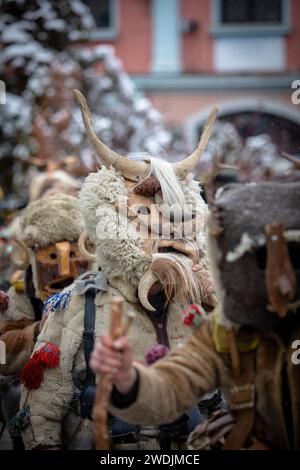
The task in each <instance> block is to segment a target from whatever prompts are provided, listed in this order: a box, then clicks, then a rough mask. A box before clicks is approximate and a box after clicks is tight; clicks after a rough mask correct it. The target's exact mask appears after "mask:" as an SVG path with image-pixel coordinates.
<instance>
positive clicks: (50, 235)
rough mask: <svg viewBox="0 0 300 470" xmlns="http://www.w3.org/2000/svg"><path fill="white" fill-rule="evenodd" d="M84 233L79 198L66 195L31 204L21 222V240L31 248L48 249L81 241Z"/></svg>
mask: <svg viewBox="0 0 300 470" xmlns="http://www.w3.org/2000/svg"><path fill="white" fill-rule="evenodd" d="M82 230H83V227H82V224H81V219H80V212H79V206H78V200H77V198H75V197H73V196H67V195H66V194H57V195H55V196H49V197H45V198H43V199H40V200H38V201H35V202H32V203H30V204H29V205H28V206H27V207H26V209H25V210H24V212H23V214H22V216H21V220H20V235H21V236H20V238H21V239H22V240H23V241H24V242H25V243H26V245H27V246H28V247H39V248H45V247H47V246H49V245H51V244H54V243H57V242H60V241H69V242H73V241H76V240H78V238H79V236H80V234H81V232H82Z"/></svg>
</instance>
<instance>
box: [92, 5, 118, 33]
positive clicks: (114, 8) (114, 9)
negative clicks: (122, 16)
mask: <svg viewBox="0 0 300 470" xmlns="http://www.w3.org/2000/svg"><path fill="white" fill-rule="evenodd" d="M86 6H88V5H86ZM109 9H110V17H111V19H112V24H111V26H109V27H108V28H98V27H96V29H95V31H92V32H91V33H90V34H89V36H88V39H89V40H91V41H94V40H95V41H97V40H113V39H116V38H117V36H118V31H119V0H109Z"/></svg>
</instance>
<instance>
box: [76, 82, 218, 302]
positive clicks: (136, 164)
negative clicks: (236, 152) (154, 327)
mask: <svg viewBox="0 0 300 470" xmlns="http://www.w3.org/2000/svg"><path fill="white" fill-rule="evenodd" d="M74 94H75V98H76V100H77V102H78V104H79V105H80V108H81V112H82V118H83V123H84V126H85V129H86V132H87V135H88V138H89V140H90V142H91V143H92V145H93V146H94V148H95V151H96V153H97V155H98V157H99V159H100V161H101V164H102V168H101V170H100V171H98V172H97V173H91V174H90V175H89V176H88V177H87V178H86V180H85V183H84V185H83V187H82V190H81V193H80V205H81V213H82V215H83V219H84V224H85V229H86V232H85V234H84V235H83V236H82V237H81V240H80V246H81V249H82V251H83V252H84V253H85V255H86V256H87V257H89V259H93V260H94V261H95V262H96V263H97V264H98V266H99V267H100V268H101V269H102V270H103V271H104V272H105V274H106V275H107V277H108V279H109V280H112V279H121V280H122V281H123V282H125V283H126V284H127V285H131V286H132V287H133V288H134V289H135V290H136V291H137V294H138V299H139V301H140V303H141V304H142V306H143V307H144V308H145V309H146V310H148V311H154V310H155V308H154V307H153V305H151V294H152V293H153V292H156V291H157V290H159V289H161V290H163V291H164V293H165V294H166V299H167V301H171V300H173V299H175V300H179V301H182V302H191V301H194V302H198V303H201V301H203V302H205V301H206V300H207V299H205V292H204V291H205V289H203V283H202V279H201V276H202V274H201V270H199V272H194V271H193V270H192V266H193V265H194V264H199V263H202V265H203V271H205V270H207V262H206V252H205V236H204V229H205V221H206V211H207V209H206V205H205V203H204V201H203V199H202V198H201V195H200V192H201V189H200V188H199V184H198V183H197V182H195V181H194V180H193V178H192V172H193V169H194V167H195V166H196V164H197V162H198V159H199V157H200V155H201V154H202V152H203V151H204V149H205V147H206V144H207V142H208V139H209V136H210V131H211V127H212V125H213V122H214V120H215V117H216V113H217V110H216V109H214V110H213V111H212V113H211V114H210V116H209V118H208V121H207V123H206V125H205V127H204V130H203V133H202V136H201V140H200V142H199V145H198V147H197V149H196V150H195V151H194V152H193V153H192V154H191V155H190V156H189V157H187V158H186V159H185V160H183V161H181V162H176V163H174V164H170V163H168V162H165V161H163V160H160V159H158V158H154V157H146V158H144V159H143V160H140V161H137V160H132V159H130V158H128V157H125V156H122V155H119V154H117V153H116V152H114V151H113V150H110V149H109V148H108V147H107V146H106V145H105V144H104V143H102V142H101V140H100V139H99V138H98V137H97V136H96V134H95V132H94V130H93V127H92V122H91V114H90V111H89V109H88V106H87V103H86V101H85V99H84V97H83V96H82V94H81V93H80V92H79V91H77V90H75V91H74ZM87 239H90V240H91V241H92V242H93V244H94V246H95V253H94V255H93V254H91V253H89V252H88V251H87V249H86V246H85V241H86V240H87Z"/></svg>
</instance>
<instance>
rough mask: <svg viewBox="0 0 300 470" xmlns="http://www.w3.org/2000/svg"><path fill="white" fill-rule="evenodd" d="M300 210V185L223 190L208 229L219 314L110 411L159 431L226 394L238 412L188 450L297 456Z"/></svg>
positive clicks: (193, 439) (215, 420)
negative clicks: (292, 452)
mask: <svg viewBox="0 0 300 470" xmlns="http://www.w3.org/2000/svg"><path fill="white" fill-rule="evenodd" d="M299 204H300V184H299V183H297V182H296V183H280V184H278V183H277V184H276V183H261V184H255V185H252V184H250V185H230V186H228V187H224V189H223V191H222V192H221V193H220V194H219V196H218V197H217V199H216V200H215V201H214V202H212V214H211V219H210V224H209V227H210V228H209V241H210V243H209V245H210V261H211V265H212V269H213V273H214V279H215V283H216V290H217V292H218V296H219V298H220V300H221V302H220V303H221V307H219V308H217V309H216V310H215V311H214V312H213V314H212V315H210V316H209V317H206V318H205V319H204V320H203V321H202V324H201V326H200V327H199V328H198V329H196V331H195V333H194V334H193V335H192V336H191V337H190V339H189V340H188V341H187V343H186V344H185V345H184V346H183V347H181V348H179V349H177V350H175V351H173V352H171V354H170V355H169V356H168V357H167V358H164V359H162V360H161V361H159V362H158V363H157V364H156V365H154V366H153V367H151V368H149V369H145V368H144V367H142V366H141V365H139V364H135V365H134V368H135V370H136V371H137V372H138V377H139V380H138V381H136V382H135V383H134V378H133V379H132V381H131V383H130V384H129V387H128V389H127V390H126V393H125V394H124V392H125V389H124V388H123V394H120V390H122V385H123V384H122V383H120V382H119V383H116V385H117V388H116V389H115V390H114V393H113V404H114V406H112V408H111V412H113V413H114V414H116V415H117V416H120V417H121V418H122V419H126V420H128V421H130V422H135V423H136V422H138V423H140V424H143V425H150V424H155V423H160V422H161V421H167V420H172V419H175V418H176V417H177V416H178V415H179V414H180V413H183V412H184V411H185V410H186V409H188V408H189V407H190V406H192V404H193V403H196V402H197V400H199V398H201V396H202V395H203V393H206V392H208V391H210V390H213V389H214V388H215V387H217V386H219V387H220V388H221V389H222V391H223V393H224V395H225V397H226V399H227V401H228V404H229V407H230V409H231V413H232V414H231V415H228V414H223V413H217V414H216V415H215V416H213V417H211V419H210V420H208V421H207V422H205V423H202V424H201V425H199V426H198V427H197V428H196V429H195V431H194V432H193V433H192V434H191V436H190V438H189V447H190V448H191V449H209V448H216V447H222V446H223V448H224V449H241V448H251V449H291V448H294V449H299V448H300V374H299V367H300V366H299V362H300V360H299V359H300V358H299V356H300V353H299V338H300V317H299V313H300V312H299V309H300V300H299V299H300V262H299V260H300V218H299ZM191 313H192V312H190V314H191ZM196 316H197V315H196ZM194 317H195V312H193V313H192V317H191V323H193V318H194ZM124 348H125V349H126V347H125V345H124ZM127 349H128V351H129V346H128V347H127ZM100 352H101V351H100V350H99V357H100V356H101V354H100ZM106 354H107V353H106ZM127 354H128V353H127ZM101 360H102V363H103V362H104V361H105V357H104V355H103V354H102V356H101ZM97 364H98V363H97ZM99 364H100V363H99ZM95 369H96V370H100V369H101V367H100V366H97V367H95ZM132 372H133V370H130V375H132ZM128 376H129V370H128ZM135 376H136V377H137V375H136V373H135ZM133 377H134V375H133ZM125 379H126V375H125ZM125 379H124V380H125ZM118 390H119V391H118ZM121 404H122V409H121ZM224 438H225V444H224Z"/></svg>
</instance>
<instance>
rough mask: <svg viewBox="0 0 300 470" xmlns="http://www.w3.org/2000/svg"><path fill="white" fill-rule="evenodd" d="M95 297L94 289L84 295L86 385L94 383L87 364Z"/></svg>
mask: <svg viewBox="0 0 300 470" xmlns="http://www.w3.org/2000/svg"><path fill="white" fill-rule="evenodd" d="M91 287H92V286H91ZM95 297H96V290H95V289H94V288H91V289H89V290H88V291H87V292H86V293H85V310H84V330H83V334H82V340H83V349H84V358H85V366H86V379H85V382H86V383H89V384H91V383H95V374H94V372H93V371H92V370H91V369H90V366H89V362H90V356H91V353H92V351H93V349H94V340H95V336H94V329H95V316H96V307H95Z"/></svg>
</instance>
